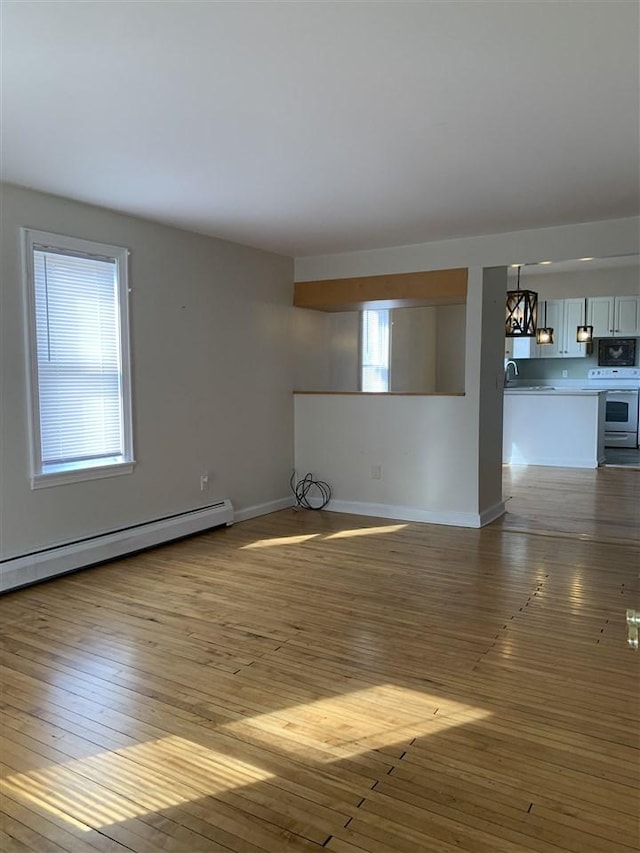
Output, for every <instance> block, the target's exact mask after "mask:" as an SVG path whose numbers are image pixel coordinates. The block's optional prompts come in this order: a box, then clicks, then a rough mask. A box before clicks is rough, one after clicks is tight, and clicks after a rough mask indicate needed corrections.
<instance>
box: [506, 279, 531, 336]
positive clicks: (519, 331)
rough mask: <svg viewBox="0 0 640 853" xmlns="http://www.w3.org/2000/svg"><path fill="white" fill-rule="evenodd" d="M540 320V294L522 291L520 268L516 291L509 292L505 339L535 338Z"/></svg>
mask: <svg viewBox="0 0 640 853" xmlns="http://www.w3.org/2000/svg"><path fill="white" fill-rule="evenodd" d="M537 319H538V294H537V293H534V292H533V290H520V266H518V283H517V285H516V290H507V317H506V322H505V332H504V333H505V337H507V338H535V336H536V321H537Z"/></svg>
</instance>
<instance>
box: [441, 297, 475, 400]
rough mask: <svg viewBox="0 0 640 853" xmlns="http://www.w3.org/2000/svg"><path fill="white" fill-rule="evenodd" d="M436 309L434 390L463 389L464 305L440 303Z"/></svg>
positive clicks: (454, 390)
mask: <svg viewBox="0 0 640 853" xmlns="http://www.w3.org/2000/svg"><path fill="white" fill-rule="evenodd" d="M436 311H437V322H436V352H437V356H438V357H437V361H436V391H447V392H456V391H464V352H465V348H464V339H465V326H466V322H467V319H466V318H467V315H466V307H465V306H464V305H440V306H438V308H436Z"/></svg>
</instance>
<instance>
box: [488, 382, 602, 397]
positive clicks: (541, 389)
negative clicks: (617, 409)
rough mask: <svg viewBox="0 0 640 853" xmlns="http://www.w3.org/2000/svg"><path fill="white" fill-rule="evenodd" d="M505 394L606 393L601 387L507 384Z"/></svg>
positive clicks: (582, 395) (577, 394)
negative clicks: (510, 386) (511, 386)
mask: <svg viewBox="0 0 640 853" xmlns="http://www.w3.org/2000/svg"><path fill="white" fill-rule="evenodd" d="M504 393H505V394H519V395H522V394H526V395H529V394H530V395H531V396H539V395H545V396H549V395H552V396H558V397H560V396H562V397H565V396H569V397H597V395H598V394H606V393H607V392H606V391H603V390H602V389H595V388H594V389H593V390H592V389H590V388H555V387H550V386H549V387H548V386H544V385H534V386H531V387H527V386H522V385H521V386H520V387H518V386H514V387H513V388H509V387H508V386H507V387H506V388H505V389H504Z"/></svg>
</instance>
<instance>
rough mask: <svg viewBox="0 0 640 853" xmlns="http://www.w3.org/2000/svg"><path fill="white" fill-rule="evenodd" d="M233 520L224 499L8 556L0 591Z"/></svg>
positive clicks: (0, 576) (1, 570)
mask: <svg viewBox="0 0 640 853" xmlns="http://www.w3.org/2000/svg"><path fill="white" fill-rule="evenodd" d="M233 521H234V512H233V506H232V504H231V501H230V500H228V499H227V498H225V499H224V500H221V501H217V502H216V503H215V504H211V505H210V506H206V507H197V508H196V509H191V510H186V511H185V512H182V513H178V514H176V515H172V516H165V517H164V518H159V519H155V520H153V521H147V522H143V523H141V524H134V525H132V526H131V527H125V528H122V529H120V530H112V531H110V532H106V533H99V534H97V535H95V536H90V537H87V538H85V539H80V540H77V541H75V542H67V543H63V544H60V545H54V546H51V547H49V548H44V549H42V550H40V551H35V552H33V553H30V554H25V555H22V556H19V557H12V558H10V559H7V560H3V561H2V562H0V591H2V592H6V591H8V590H10V589H15V588H16V587H18V586H24V585H26V584H30V583H35V582H36V581H42V580H47V579H48V578H52V577H55V576H56V575H61V574H66V573H67V572H72V571H75V570H76V569H83V568H87V567H89V566H95V565H97V564H99V563H104V562H106V561H108V560H114V559H116V558H117V557H122V556H125V555H126V554H133V553H135V552H136V551H143V550H145V549H146V548H152V547H154V546H156V545H162V544H164V543H166V542H172V541H174V540H176V539H181V538H183V537H184V536H191V535H192V534H194V533H201V532H202V531H204V530H210V529H212V528H214V527H220V526H222V525H227V526H228V525H230V524H233Z"/></svg>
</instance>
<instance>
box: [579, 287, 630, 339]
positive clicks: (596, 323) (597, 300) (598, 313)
mask: <svg viewBox="0 0 640 853" xmlns="http://www.w3.org/2000/svg"><path fill="white" fill-rule="evenodd" d="M588 314H589V321H588V322H589V325H591V326H593V337H594V338H633V337H637V336H640V297H639V296H593V297H591V298H590V299H589V312H588Z"/></svg>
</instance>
